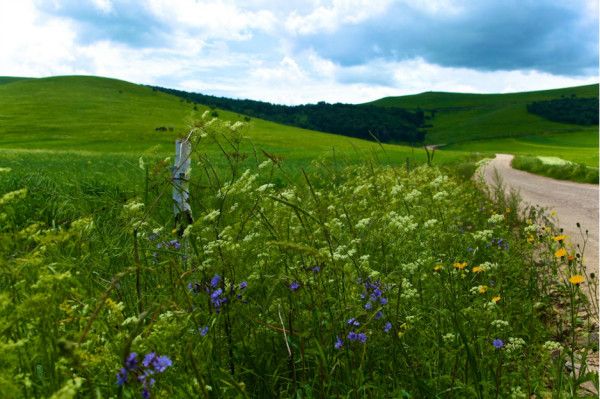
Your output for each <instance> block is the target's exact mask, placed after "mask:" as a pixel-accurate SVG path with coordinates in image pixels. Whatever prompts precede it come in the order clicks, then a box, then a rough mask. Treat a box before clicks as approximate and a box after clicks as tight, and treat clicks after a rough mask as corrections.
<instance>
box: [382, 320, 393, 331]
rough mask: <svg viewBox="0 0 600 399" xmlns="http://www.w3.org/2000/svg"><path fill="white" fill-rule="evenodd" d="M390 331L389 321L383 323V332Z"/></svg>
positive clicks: (390, 324)
mask: <svg viewBox="0 0 600 399" xmlns="http://www.w3.org/2000/svg"><path fill="white" fill-rule="evenodd" d="M391 329H392V323H390V322H389V321H388V322H387V323H385V326H384V327H383V331H384V332H389V331H390V330H391Z"/></svg>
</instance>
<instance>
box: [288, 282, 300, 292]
mask: <svg viewBox="0 0 600 399" xmlns="http://www.w3.org/2000/svg"><path fill="white" fill-rule="evenodd" d="M298 288H300V283H298V282H297V281H292V283H291V284H290V290H292V291H297V290H298Z"/></svg>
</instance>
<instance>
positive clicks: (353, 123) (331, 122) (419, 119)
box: [150, 86, 426, 143]
mask: <svg viewBox="0 0 600 399" xmlns="http://www.w3.org/2000/svg"><path fill="white" fill-rule="evenodd" d="M150 87H152V89H153V90H155V91H161V92H164V93H168V94H171V95H175V96H177V97H180V98H182V99H185V100H186V101H188V102H192V103H194V104H203V105H206V106H209V107H211V108H219V109H223V110H227V111H232V112H236V113H238V114H243V115H248V116H252V117H255V118H261V119H266V120H269V121H273V122H277V123H281V124H285V125H291V126H297V127H300V128H304V129H311V130H318V131H322V132H328V133H335V134H340V135H344V136H350V137H356V138H361V139H367V140H375V139H376V140H379V141H381V142H385V143H390V142H405V143H417V142H422V141H423V140H424V139H425V129H424V128H425V127H426V126H425V115H424V113H423V111H421V110H415V111H408V110H405V109H402V108H387V107H385V108H384V107H377V106H373V105H354V104H342V103H336V104H329V103H326V102H319V103H317V104H305V105H293V106H291V105H279V104H271V103H269V102H264V101H255V100H236V99H231V98H226V97H217V96H211V95H206V94H200V93H191V92H186V91H181V90H175V89H167V88H164V87H158V86H150Z"/></svg>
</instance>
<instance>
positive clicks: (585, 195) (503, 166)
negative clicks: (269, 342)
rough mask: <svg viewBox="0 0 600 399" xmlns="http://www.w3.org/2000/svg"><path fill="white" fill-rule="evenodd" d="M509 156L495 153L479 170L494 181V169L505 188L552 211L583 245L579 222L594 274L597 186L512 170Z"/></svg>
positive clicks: (575, 241) (574, 242)
mask: <svg viewBox="0 0 600 399" xmlns="http://www.w3.org/2000/svg"><path fill="white" fill-rule="evenodd" d="M512 158H513V156H512V155H507V154H496V158H495V159H493V160H491V161H490V162H489V163H488V164H487V165H486V166H485V167H484V168H483V169H482V173H483V177H484V178H485V181H486V182H487V183H488V184H494V169H496V170H497V171H498V172H499V173H500V176H501V177H502V179H503V181H504V184H506V185H507V188H512V189H515V190H518V191H519V193H520V195H521V198H522V199H523V201H524V202H525V203H528V204H531V205H540V206H542V207H544V208H547V209H548V210H549V211H556V214H557V217H558V220H559V226H560V227H562V228H563V229H564V232H565V234H566V235H568V236H569V238H570V239H571V242H572V243H573V244H574V245H575V244H579V245H583V238H582V237H581V234H580V232H579V229H578V228H577V222H579V223H581V226H582V229H583V230H584V231H585V230H586V229H587V230H588V231H589V236H588V241H587V243H586V247H585V253H584V264H585V265H586V268H587V271H588V273H591V272H593V273H596V275H598V186H597V185H594V184H582V183H573V182H570V181H564V180H555V179H550V178H548V177H543V176H538V175H534V174H531V173H527V172H523V171H520V170H516V169H513V168H512V167H511V166H510V163H511V161H512Z"/></svg>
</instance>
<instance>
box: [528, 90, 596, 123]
mask: <svg viewBox="0 0 600 399" xmlns="http://www.w3.org/2000/svg"><path fill="white" fill-rule="evenodd" d="M527 111H529V112H531V113H532V114H536V115H540V116H541V117H544V118H546V119H548V120H551V121H555V122H563V123H573V124H575V125H584V126H590V125H598V97H592V98H577V97H563V98H558V99H555V100H548V101H534V102H533V103H531V104H527Z"/></svg>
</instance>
